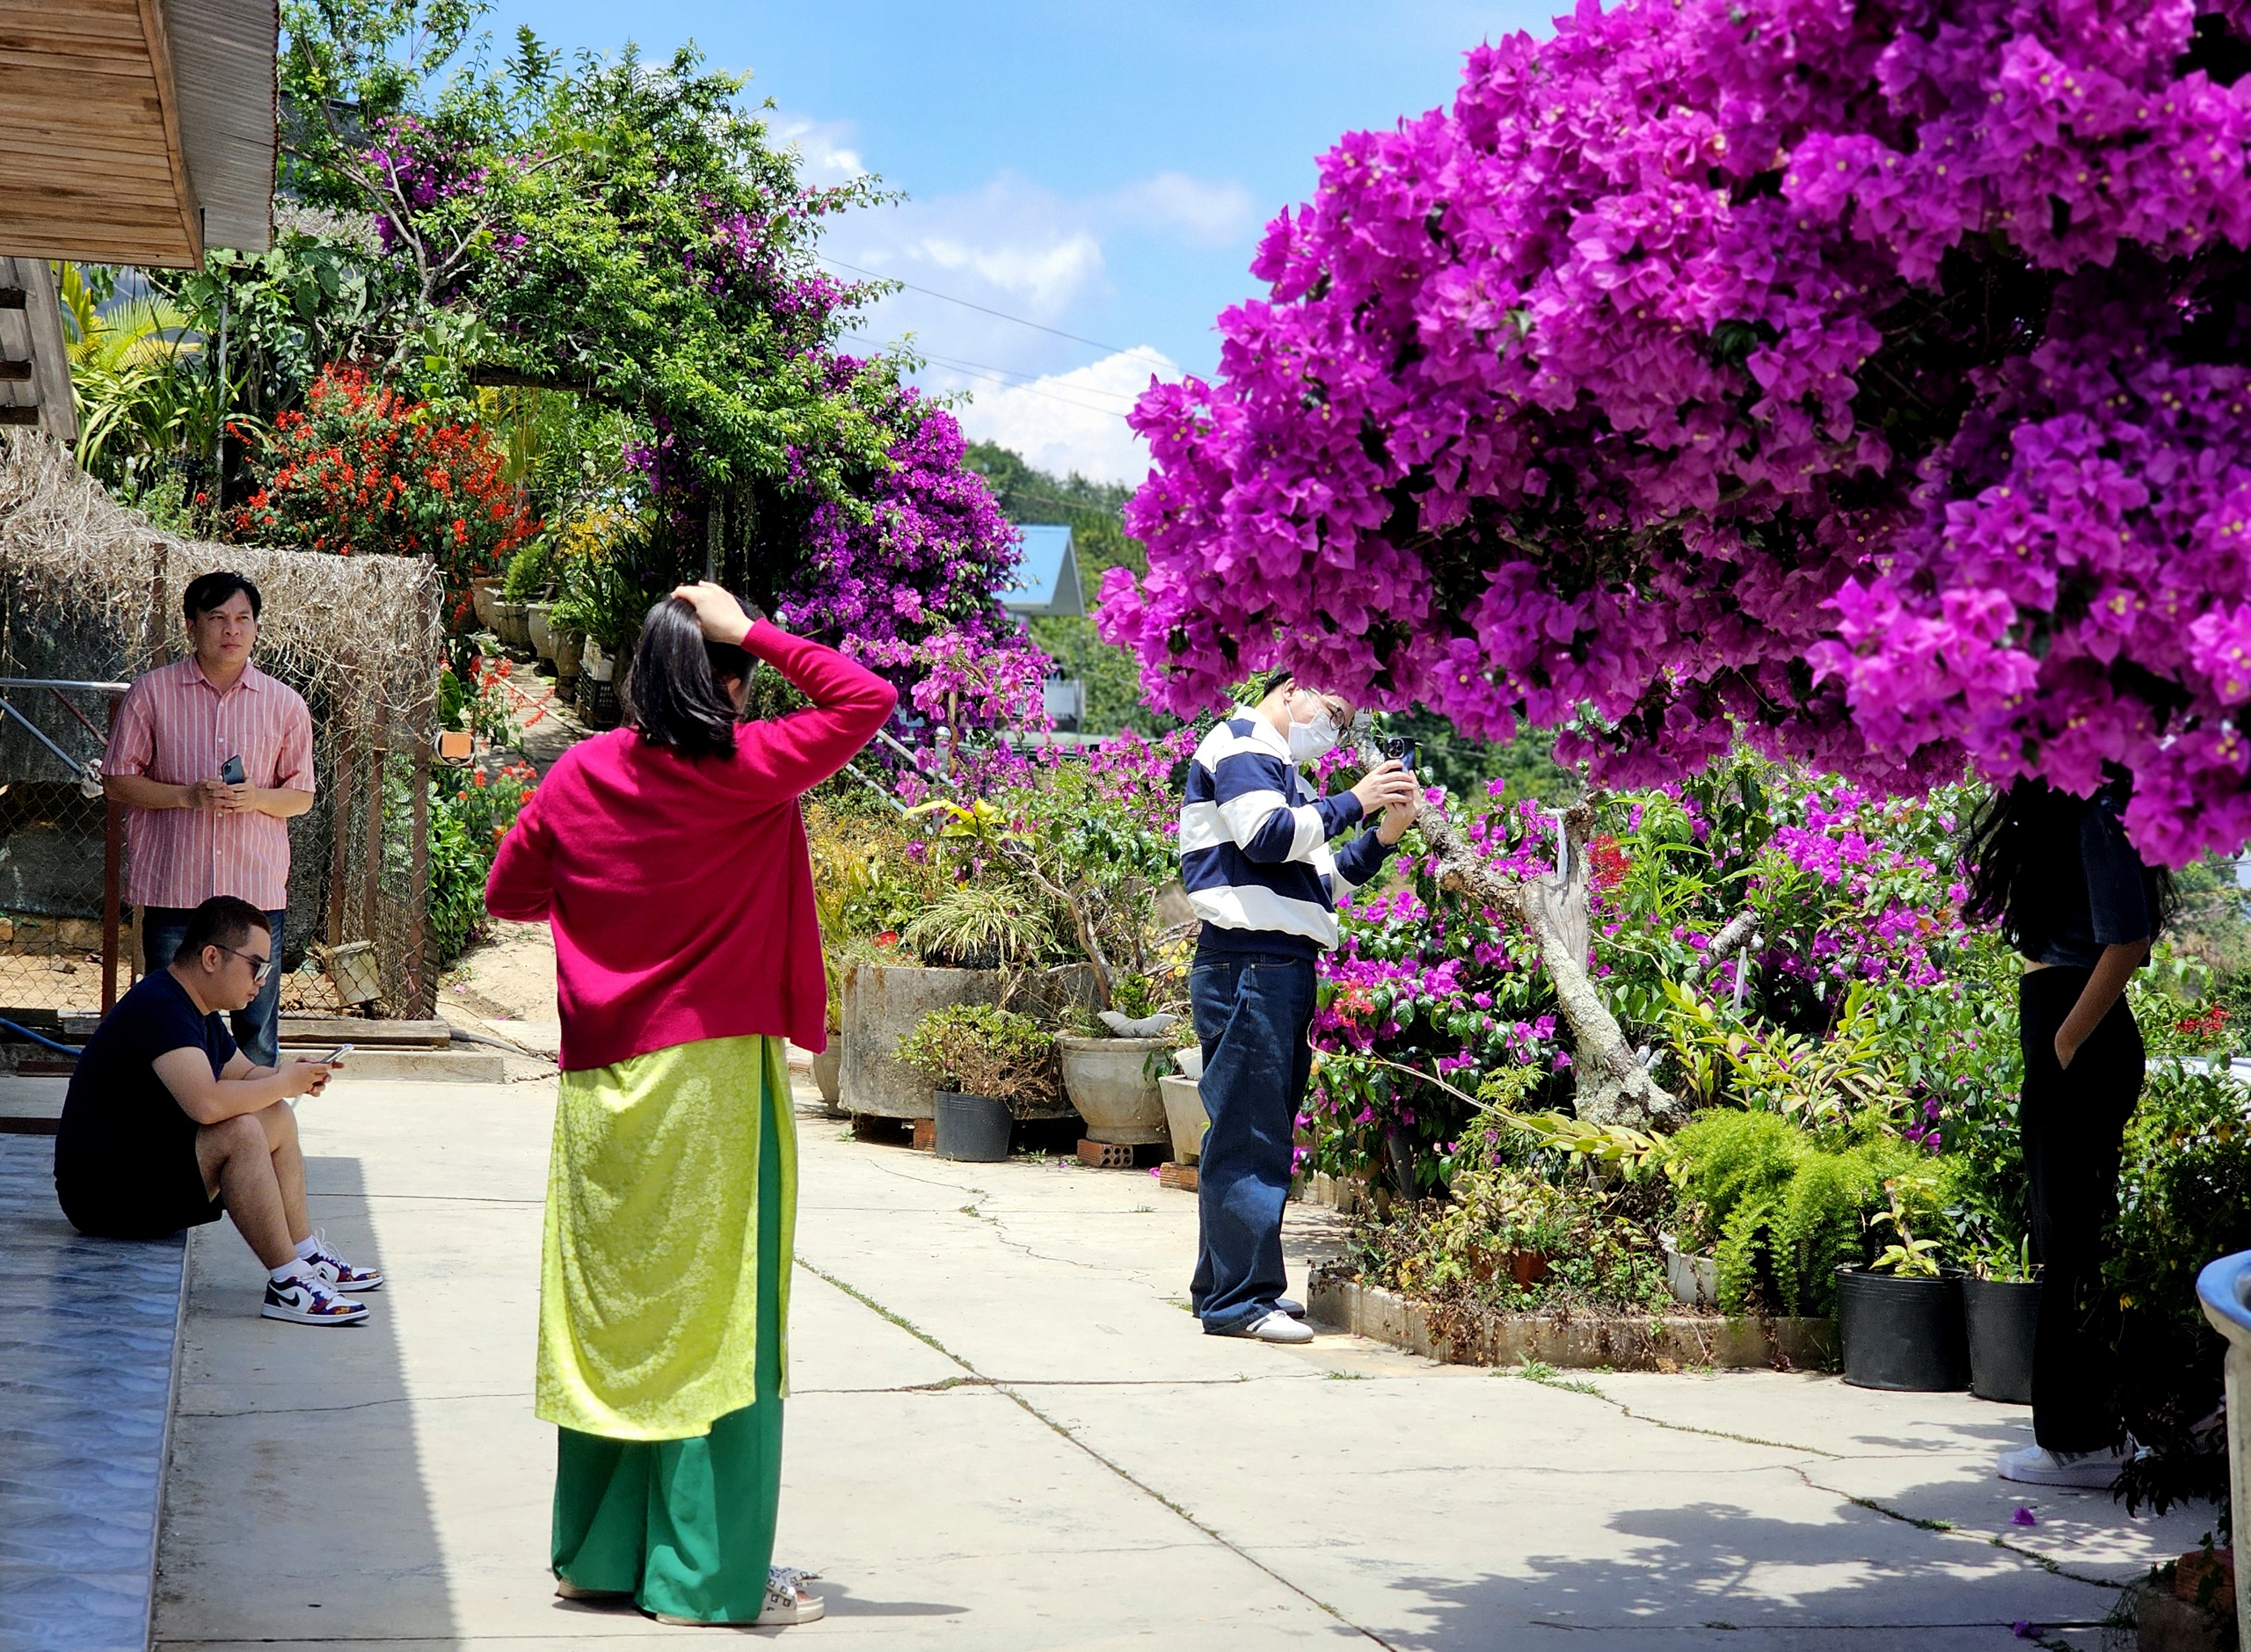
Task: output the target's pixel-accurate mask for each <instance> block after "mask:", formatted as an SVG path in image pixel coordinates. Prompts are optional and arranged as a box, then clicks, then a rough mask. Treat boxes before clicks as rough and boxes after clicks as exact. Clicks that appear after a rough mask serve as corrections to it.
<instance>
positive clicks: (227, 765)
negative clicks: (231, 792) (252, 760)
mask: <svg viewBox="0 0 2251 1652" xmlns="http://www.w3.org/2000/svg"><path fill="white" fill-rule="evenodd" d="M219 778H220V779H221V780H223V781H224V782H227V784H229V786H239V785H241V784H242V783H243V778H244V776H243V754H242V753H240V752H237V753H235V754H234V755H233V756H232V757H229V759H228V760H227V761H225V762H223V763H222V764H220V765H219Z"/></svg>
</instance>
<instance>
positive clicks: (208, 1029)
mask: <svg viewBox="0 0 2251 1652" xmlns="http://www.w3.org/2000/svg"><path fill="white" fill-rule="evenodd" d="M183 1049H186V1050H200V1051H202V1052H204V1053H205V1054H206V1055H207V1056H208V1057H209V1058H210V1060H211V1076H212V1077H213V1078H217V1077H218V1076H219V1074H220V1073H221V1072H222V1071H223V1070H224V1069H225V1067H226V1065H227V1063H228V1062H229V1061H231V1060H232V1059H234V1055H235V1041H234V1037H233V1036H232V1035H231V1034H229V1032H228V1030H227V1025H226V1022H225V1021H224V1020H223V1019H222V1017H220V1016H219V1015H215V1014H214V1015H204V1014H202V1013H201V1012H200V1011H199V1010H198V1009H197V1008H195V1001H194V1000H193V999H192V998H190V997H189V996H188V995H187V988H186V987H185V986H181V985H180V984H179V982H178V981H177V980H175V979H173V977H172V972H171V971H170V970H158V971H157V972H156V973H155V974H154V975H150V976H146V977H144V978H143V979H142V981H141V983H140V984H139V985H138V986H135V987H134V989H133V990H132V991H131V992H129V993H126V995H125V996H124V997H123V998H121V999H120V1000H118V1001H117V1008H114V1009H113V1010H111V1011H110V1012H109V1014H108V1015H106V1016H104V1017H103V1019H102V1024H101V1025H100V1027H99V1028H98V1029H97V1030H95V1033H94V1036H93V1037H91V1038H90V1039H88V1040H87V1041H86V1047H85V1049H84V1051H83V1052H80V1054H79V1057H78V1067H77V1071H76V1072H75V1073H72V1074H71V1075H70V1093H69V1095H67V1096H66V1097H65V1098H64V1099H63V1103H62V1124H60V1125H58V1126H57V1127H56V1129H55V1186H56V1188H57V1189H58V1190H61V1191H62V1197H63V1201H64V1204H65V1205H66V1207H67V1206H68V1205H69V1204H70V1203H71V1200H72V1197H73V1195H74V1193H76V1191H78V1190H94V1189H103V1190H124V1189H134V1188H142V1187H150V1186H159V1187H160V1186H165V1185H167V1184H168V1183H167V1178H168V1177H171V1176H177V1175H178V1167H179V1165H180V1163H181V1161H183V1160H184V1161H186V1163H187V1165H188V1166H189V1167H190V1168H193V1165H194V1162H195V1132H196V1128H197V1126H196V1123H195V1121H194V1120H193V1118H190V1117H188V1116H187V1113H186V1110H184V1109H182V1108H181V1106H180V1104H179V1102H178V1099H177V1098H176V1097H174V1095H172V1093H171V1090H169V1089H167V1088H165V1087H164V1080H162V1079H160V1078H158V1077H157V1070H156V1067H155V1066H154V1065H153V1063H154V1062H155V1061H156V1059H157V1057H158V1056H161V1055H167V1054H170V1053H171V1052H172V1051H174V1050H183Z"/></svg>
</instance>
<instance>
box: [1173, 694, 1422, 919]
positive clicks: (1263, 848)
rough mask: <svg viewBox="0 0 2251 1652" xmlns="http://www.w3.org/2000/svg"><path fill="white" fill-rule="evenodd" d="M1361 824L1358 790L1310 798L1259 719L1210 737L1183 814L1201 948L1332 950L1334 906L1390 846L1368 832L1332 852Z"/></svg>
mask: <svg viewBox="0 0 2251 1652" xmlns="http://www.w3.org/2000/svg"><path fill="white" fill-rule="evenodd" d="M1359 819H1360V800H1359V798H1358V797H1354V796H1352V794H1351V792H1349V791H1345V792H1339V793H1337V795H1336V796H1335V797H1315V796H1314V795H1313V789H1312V788H1311V787H1310V786H1308V785H1307V784H1306V782H1305V777H1304V776H1303V775H1300V773H1299V772H1298V768H1297V765H1296V764H1294V763H1293V762H1291V761H1290V746H1289V742H1288V741H1287V740H1286V739H1283V738H1282V737H1281V736H1280V735H1279V734H1278V733H1276V732H1275V731H1274V725H1273V724H1271V723H1269V722H1268V721H1267V720H1266V719H1265V718H1264V717H1260V716H1258V715H1257V713H1255V712H1246V713H1244V714H1243V715H1242V716H1241V717H1235V718H1232V719H1231V720H1229V721H1227V722H1226V723H1222V724H1220V725H1219V726H1218V727H1217V728H1215V729H1213V731H1211V732H1210V733H1209V734H1206V736H1205V737H1204V739H1203V743H1202V744H1201V745H1199V746H1197V748H1196V757H1195V761H1193V762H1191V764H1190V765H1189V767H1188V798H1187V802H1186V804H1184V806H1183V808H1182V809H1181V811H1180V881H1181V884H1182V885H1183V887H1184V888H1185V889H1186V890H1187V891H1188V903H1189V905H1190V906H1193V907H1194V908H1195V909H1196V915H1197V916H1198V917H1199V918H1201V919H1203V921H1204V928H1203V933H1202V935H1201V936H1200V937H1199V939H1198V949H1199V950H1202V951H1206V952H1283V953H1289V954H1293V955H1294V956H1297V957H1314V956H1315V954H1316V953H1318V952H1319V951H1320V950H1322V948H1324V947H1333V946H1335V945H1336V944H1337V901H1338V900H1340V899H1343V898H1344V896H1346V895H1349V894H1351V892H1352V891H1354V890H1355V889H1358V888H1359V886H1360V885H1361V884H1365V883H1366V882H1367V880H1368V879H1369V878H1371V877H1374V876H1375V873H1376V870H1377V869H1378V868H1380V866H1382V864H1383V862H1384V858H1385V856H1387V855H1389V854H1390V853H1391V848H1392V846H1391V845H1389V844H1388V843H1386V842H1384V841H1382V840H1381V839H1380V838H1378V837H1377V836H1376V834H1375V833H1373V832H1363V833H1360V834H1359V836H1358V837H1356V838H1354V839H1353V840H1352V841H1351V842H1350V843H1348V844H1346V845H1345V846H1344V848H1343V849H1342V850H1340V851H1339V852H1338V853H1337V854H1335V855H1331V854H1330V853H1329V839H1331V838H1333V837H1335V836H1336V835H1337V833H1340V832H1342V831H1344V829H1345V828H1346V827H1347V826H1351V825H1353V824H1354V823H1355V822H1357V821H1358V820H1359Z"/></svg>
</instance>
